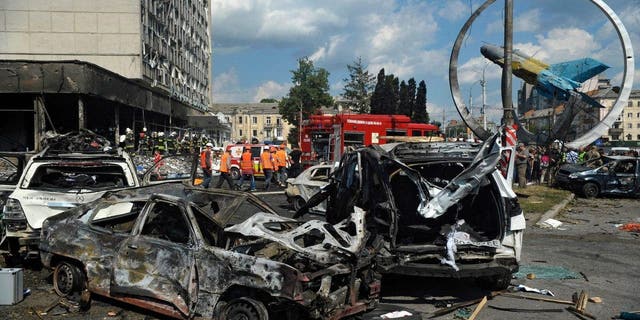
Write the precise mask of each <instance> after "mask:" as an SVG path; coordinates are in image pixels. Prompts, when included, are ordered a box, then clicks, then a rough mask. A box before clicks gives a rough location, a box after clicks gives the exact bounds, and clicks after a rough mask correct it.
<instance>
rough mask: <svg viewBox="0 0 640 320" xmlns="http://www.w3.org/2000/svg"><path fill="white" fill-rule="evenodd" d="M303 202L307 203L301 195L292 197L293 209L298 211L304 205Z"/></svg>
mask: <svg viewBox="0 0 640 320" xmlns="http://www.w3.org/2000/svg"><path fill="white" fill-rule="evenodd" d="M305 204H307V202H306V201H304V199H302V197H300V196H297V197H295V198H293V210H295V211H298V210H300V208H302V207H304V205H305Z"/></svg>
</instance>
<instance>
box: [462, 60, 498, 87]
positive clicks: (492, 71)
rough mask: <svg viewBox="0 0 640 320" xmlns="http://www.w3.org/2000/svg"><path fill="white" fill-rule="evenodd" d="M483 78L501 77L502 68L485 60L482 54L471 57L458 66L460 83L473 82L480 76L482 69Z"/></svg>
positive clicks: (493, 78)
mask: <svg viewBox="0 0 640 320" xmlns="http://www.w3.org/2000/svg"><path fill="white" fill-rule="evenodd" d="M483 69H484V70H485V72H484V78H485V80H495V79H500V78H501V77H502V69H501V68H500V67H499V66H498V65H496V64H494V63H493V62H491V61H489V60H487V59H486V58H485V57H483V56H479V57H475V58H471V59H470V60H469V61H467V62H465V63H464V64H463V65H461V66H460V67H459V68H458V82H459V83H460V84H469V83H474V82H476V81H478V80H480V79H481V78H482V70H483Z"/></svg>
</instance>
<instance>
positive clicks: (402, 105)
mask: <svg viewBox="0 0 640 320" xmlns="http://www.w3.org/2000/svg"><path fill="white" fill-rule="evenodd" d="M412 100H413V99H412V97H409V87H408V86H407V83H406V82H404V80H402V82H400V102H399V103H398V114H404V115H406V116H409V117H411V108H412V105H411V102H412Z"/></svg>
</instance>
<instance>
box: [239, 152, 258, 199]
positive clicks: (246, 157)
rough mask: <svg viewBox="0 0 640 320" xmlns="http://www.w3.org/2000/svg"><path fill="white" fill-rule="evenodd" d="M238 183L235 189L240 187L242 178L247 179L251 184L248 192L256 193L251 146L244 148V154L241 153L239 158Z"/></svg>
mask: <svg viewBox="0 0 640 320" xmlns="http://www.w3.org/2000/svg"><path fill="white" fill-rule="evenodd" d="M240 171H241V175H240V181H238V184H237V185H236V188H237V189H240V188H241V187H242V183H243V182H244V178H245V177H247V178H249V179H250V181H251V184H250V186H249V191H256V180H255V178H254V177H253V158H252V157H251V146H250V145H245V146H244V153H242V157H241V158H240Z"/></svg>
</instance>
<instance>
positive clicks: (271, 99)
mask: <svg viewBox="0 0 640 320" xmlns="http://www.w3.org/2000/svg"><path fill="white" fill-rule="evenodd" d="M277 102H278V100H277V99H274V98H264V99H262V100H260V103H277Z"/></svg>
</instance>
